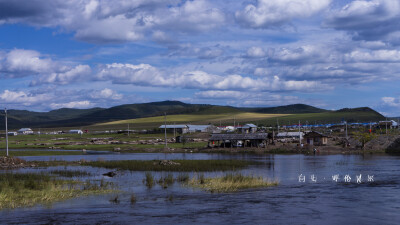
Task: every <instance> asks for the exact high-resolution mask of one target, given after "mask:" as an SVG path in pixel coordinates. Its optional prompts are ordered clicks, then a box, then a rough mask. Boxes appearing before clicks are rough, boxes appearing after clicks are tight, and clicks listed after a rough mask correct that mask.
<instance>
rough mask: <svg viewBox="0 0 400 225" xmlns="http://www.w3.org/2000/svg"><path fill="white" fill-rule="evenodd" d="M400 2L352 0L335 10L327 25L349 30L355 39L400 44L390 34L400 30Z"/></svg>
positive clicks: (392, 0) (325, 24)
mask: <svg viewBox="0 0 400 225" xmlns="http://www.w3.org/2000/svg"><path fill="white" fill-rule="evenodd" d="M399 20H400V2H399V1H397V0H373V1H352V2H350V3H349V4H347V5H345V6H344V7H343V8H341V9H340V10H338V11H333V12H332V13H331V15H329V16H328V17H327V19H326V21H325V23H324V26H325V27H331V28H334V29H337V30H344V31H348V32H349V34H350V35H352V36H353V38H354V39H355V40H378V41H379V40H380V41H386V42H390V43H392V44H399V42H398V40H393V38H391V37H390V36H391V35H393V34H395V33H396V32H398V31H400V25H399V23H398V21H399Z"/></svg>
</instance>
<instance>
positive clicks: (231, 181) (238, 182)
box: [188, 173, 278, 193]
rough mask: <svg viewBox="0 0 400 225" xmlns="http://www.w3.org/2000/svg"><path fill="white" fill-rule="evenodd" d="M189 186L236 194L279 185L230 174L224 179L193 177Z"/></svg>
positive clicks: (260, 179)
mask: <svg viewBox="0 0 400 225" xmlns="http://www.w3.org/2000/svg"><path fill="white" fill-rule="evenodd" d="M188 185H189V186H191V187H195V188H201V189H204V190H206V191H210V192H219V193H220V192H235V191H239V190H242V189H251V188H265V187H270V186H276V185H278V182H277V181H269V180H266V179H264V178H263V177H256V176H252V175H250V176H245V175H242V174H240V173H228V174H225V175H224V176H222V177H212V178H205V177H204V175H203V174H200V175H198V176H197V177H193V178H192V179H191V180H190V181H189V182H188Z"/></svg>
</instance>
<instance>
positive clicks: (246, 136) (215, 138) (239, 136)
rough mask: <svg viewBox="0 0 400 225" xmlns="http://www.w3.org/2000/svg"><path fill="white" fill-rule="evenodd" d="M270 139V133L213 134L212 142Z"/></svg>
mask: <svg viewBox="0 0 400 225" xmlns="http://www.w3.org/2000/svg"><path fill="white" fill-rule="evenodd" d="M267 138H268V133H254V134H212V136H211V138H210V141H223V140H265V139H267Z"/></svg>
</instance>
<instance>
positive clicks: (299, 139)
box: [299, 120, 301, 146]
mask: <svg viewBox="0 0 400 225" xmlns="http://www.w3.org/2000/svg"><path fill="white" fill-rule="evenodd" d="M299 144H300V146H301V126H300V120H299Z"/></svg>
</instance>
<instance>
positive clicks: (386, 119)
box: [385, 118, 388, 136]
mask: <svg viewBox="0 0 400 225" xmlns="http://www.w3.org/2000/svg"><path fill="white" fill-rule="evenodd" d="M385 124H386V136H387V135H388V131H387V125H388V120H387V118H386V122H385Z"/></svg>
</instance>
